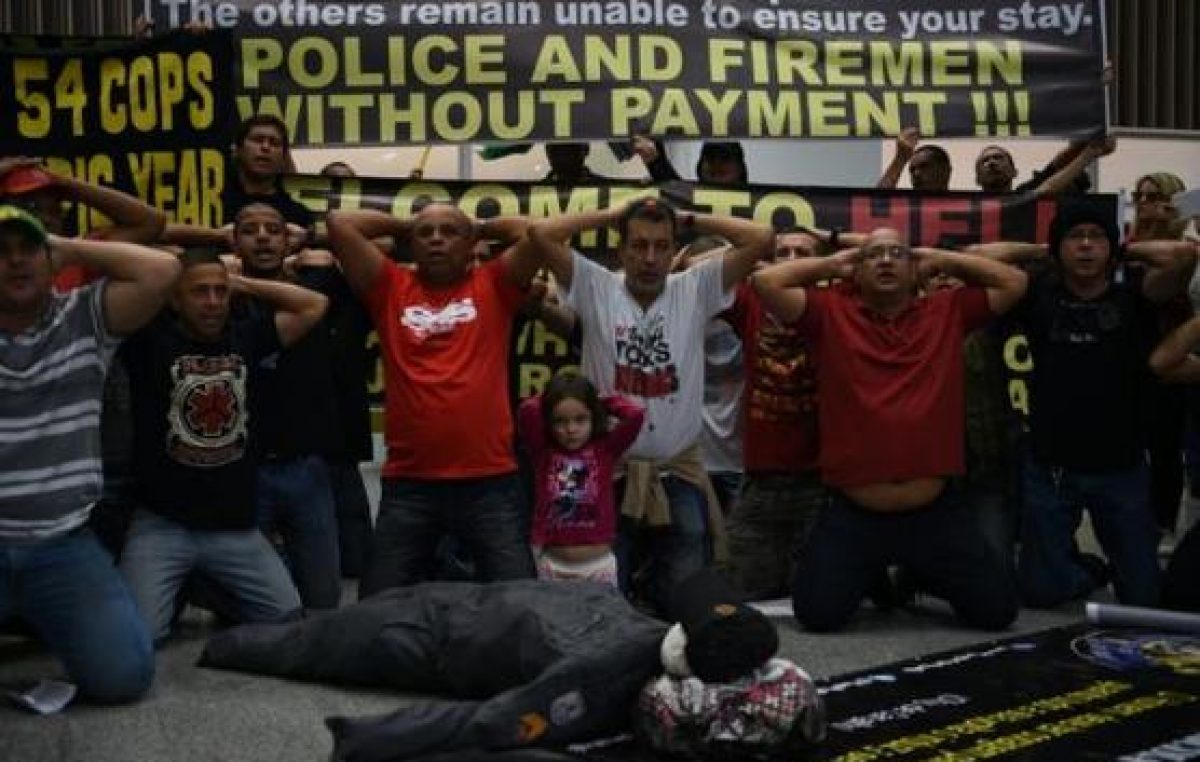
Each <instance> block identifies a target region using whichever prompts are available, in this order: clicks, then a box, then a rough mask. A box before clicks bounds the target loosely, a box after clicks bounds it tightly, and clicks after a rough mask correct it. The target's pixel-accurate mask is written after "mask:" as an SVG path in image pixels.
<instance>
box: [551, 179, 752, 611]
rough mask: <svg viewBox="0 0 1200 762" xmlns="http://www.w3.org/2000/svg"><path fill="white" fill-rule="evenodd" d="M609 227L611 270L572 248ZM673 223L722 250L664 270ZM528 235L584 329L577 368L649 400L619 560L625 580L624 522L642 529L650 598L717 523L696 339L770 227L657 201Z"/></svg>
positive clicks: (699, 552) (628, 487) (678, 573)
mask: <svg viewBox="0 0 1200 762" xmlns="http://www.w3.org/2000/svg"><path fill="white" fill-rule="evenodd" d="M607 225H615V226H616V227H617V230H618V232H620V234H621V244H620V247H619V249H618V251H617V254H618V258H619V261H620V264H621V267H622V271H620V272H611V271H609V270H607V269H605V268H604V267H601V266H600V265H598V264H596V263H594V262H592V261H590V260H588V259H586V258H585V257H583V256H582V255H580V254H578V253H574V252H572V251H571V250H570V248H569V246H568V243H567V242H568V241H569V239H570V238H571V236H572V235H574V234H576V233H578V232H580V231H582V230H585V229H588V228H594V227H601V226H607ZM681 228H694V229H695V230H696V231H697V232H700V233H707V234H712V235H717V236H722V237H724V238H727V239H728V240H729V241H730V242H731V243H732V246H731V248H730V249H729V250H728V251H727V252H726V253H725V254H723V255H722V256H720V257H713V258H711V259H709V260H706V261H705V262H702V263H700V264H698V265H696V266H695V267H692V268H689V269H688V270H687V272H684V273H679V274H670V270H671V262H672V258H673V257H674V255H675V251H676V233H677V231H678V230H679V229H681ZM530 238H531V239H532V240H533V241H534V243H535V244H537V245H539V246H541V247H542V248H543V249H545V252H546V256H547V257H548V259H547V261H548V263H549V265H550V268H551V270H553V272H554V275H555V277H556V278H557V279H558V282H559V283H560V284H561V287H562V288H563V289H565V290H566V292H567V297H566V304H567V306H569V307H571V308H572V309H573V310H574V311H575V312H576V314H577V315H578V319H579V321H580V325H581V326H582V329H583V372H584V374H585V375H586V376H587V377H588V378H590V379H591V380H592V382H593V383H595V384H596V386H597V388H598V389H599V390H600V392H601V393H602V394H613V393H617V394H624V395H626V396H629V397H633V398H635V399H637V400H638V401H640V402H642V403H643V404H644V405H645V406H646V411H647V412H646V424H645V425H644V426H643V427H642V432H641V434H640V435H639V436H638V438H637V440H636V441H635V442H634V444H633V446H632V447H631V448H630V450H629V456H628V462H627V467H626V469H625V472H624V481H623V484H620V485H618V494H623V495H624V497H623V501H622V506H621V509H622V531H621V536H620V537H619V538H618V543H617V559H618V563H619V565H620V573H621V576H622V582H623V583H624V584H625V585H626V586H627V583H628V580H629V575H630V572H631V563H630V547H631V544H632V542H631V541H632V534H631V530H632V528H633V527H635V526H636V525H637V524H638V523H639V522H641V523H645V524H649V525H650V526H651V527H652V528H655V529H656V531H654V532H653V533H652V535H651V540H652V543H651V546H650V553H651V554H650V559H649V560H650V561H651V563H652V565H653V567H652V568H653V575H652V580H653V588H654V589H653V593H652V595H653V598H654V601H653V602H654V603H655V604H657V605H658V606H660V607H662V606H664V605H665V604H666V602H667V597H666V595H667V593H668V592H669V591H670V589H671V588H672V587H673V586H674V585H675V584H676V583H677V582H679V581H680V580H682V579H683V578H685V577H686V576H688V575H689V574H690V573H692V572H694V571H696V570H697V569H698V568H700V567H702V566H703V565H704V564H705V563H706V562H707V560H708V558H709V539H710V537H711V536H712V535H711V533H712V532H713V531H714V530H715V529H717V527H716V526H713V525H712V521H713V520H714V519H715V520H716V521H719V520H720V515H719V512H717V511H712V510H710V502H709V496H710V495H711V492H712V489H711V485H710V484H709V483H708V477H707V475H706V474H705V470H704V464H703V462H702V460H701V457H700V449H699V446H698V439H699V437H700V429H701V413H702V410H703V403H704V337H705V331H706V329H707V325H708V321H709V319H711V318H712V317H713V316H714V315H716V314H717V313H718V312H720V311H721V310H723V309H725V308H726V307H728V306H729V304H730V303H731V301H732V289H733V287H734V286H735V285H737V284H738V283H740V282H741V281H743V280H744V279H745V278H746V277H747V276H748V275H749V274H750V272H751V270H752V269H753V267H754V263H755V262H756V261H758V259H760V258H761V257H763V256H764V255H766V254H768V253H769V252H770V250H771V247H772V244H773V241H774V235H773V233H772V230H771V228H770V227H767V226H764V225H758V224H756V223H754V222H752V221H749V220H742V219H737V218H733V217H715V216H709V215H699V214H691V213H683V214H677V213H676V212H675V210H674V209H673V208H671V207H670V206H669V205H668V204H666V203H664V202H663V201H661V200H658V199H640V200H638V201H635V202H632V203H630V204H629V205H628V206H626V207H624V208H622V209H610V210H605V211H599V212H589V213H583V214H578V215H564V216H560V217H555V218H552V219H549V220H544V221H540V222H538V223H537V224H535V225H534V226H533V227H532V228H531V229H530Z"/></svg>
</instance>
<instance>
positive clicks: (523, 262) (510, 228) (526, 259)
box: [475, 216, 545, 288]
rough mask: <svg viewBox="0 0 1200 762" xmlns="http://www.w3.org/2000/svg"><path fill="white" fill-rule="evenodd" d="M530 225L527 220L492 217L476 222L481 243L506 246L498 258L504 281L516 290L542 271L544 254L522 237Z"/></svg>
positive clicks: (527, 238) (525, 237)
mask: <svg viewBox="0 0 1200 762" xmlns="http://www.w3.org/2000/svg"><path fill="white" fill-rule="evenodd" d="M530 224H531V222H530V220H529V218H528V217H520V216H510V217H493V218H492V219H488V220H478V221H477V222H476V223H475V226H476V233H477V234H478V235H479V237H480V238H481V239H483V240H485V241H500V242H501V243H507V244H508V248H506V249H505V250H504V253H503V254H501V255H500V259H501V261H503V262H504V271H505V273H506V274H507V277H508V280H509V281H510V282H511V283H513V284H514V285H516V286H518V287H519V288H525V287H526V286H528V285H529V282H530V281H531V280H533V276H534V275H536V274H537V271H538V270H540V269H542V266H543V261H544V259H545V252H544V251H543V250H542V249H541V248H540V247H538V246H534V245H533V243H532V242H531V241H530V240H529V237H528V236H526V232H528V230H529V226H530Z"/></svg>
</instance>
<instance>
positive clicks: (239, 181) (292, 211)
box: [221, 114, 316, 230]
mask: <svg viewBox="0 0 1200 762" xmlns="http://www.w3.org/2000/svg"><path fill="white" fill-rule="evenodd" d="M288 151H289V141H288V133H287V126H286V125H285V124H284V123H283V121H282V120H280V119H279V118H278V117H275V116H271V115H270V114H256V115H254V116H252V117H249V118H248V119H246V120H245V121H243V122H242V123H241V125H239V126H238V130H237V134H236V135H235V136H234V141H233V170H234V171H233V175H232V176H231V177H230V183H229V185H227V186H225V191H224V192H223V193H222V194H221V205H222V207H223V208H224V212H225V222H226V223H230V222H233V221H234V218H236V217H237V214H238V212H240V211H241V210H242V209H243V208H244V207H246V206H249V205H250V204H267V205H269V206H273V207H275V208H276V209H278V210H279V213H280V214H282V215H283V218H284V220H286V221H287V222H288V223H289V224H291V225H298V226H299V227H301V228H305V229H310V230H311V228H312V226H313V222H314V221H315V219H316V218H315V217H314V216H313V213H312V210H310V209H309V208H308V207H306V206H305V205H304V204H301V203H300V202H299V201H296V200H295V199H294V198H292V197H291V196H290V195H288V193H287V191H285V190H284V189H283V184H282V182H283V175H284V174H285V173H286V172H289V171H295V170H291V169H289V153H288Z"/></svg>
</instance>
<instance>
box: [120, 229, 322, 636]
mask: <svg viewBox="0 0 1200 762" xmlns="http://www.w3.org/2000/svg"><path fill="white" fill-rule="evenodd" d="M181 259H182V261H183V264H184V271H183V274H182V275H181V277H180V279H179V282H178V284H177V285H176V287H175V292H174V295H173V297H172V299H171V307H172V308H171V309H169V310H165V311H164V312H163V313H162V314H160V315H159V317H158V318H157V319H156V320H155V321H154V322H153V323H151V324H150V325H149V326H147V327H146V328H144V329H143V330H141V331H139V332H138V333H137V334H135V335H134V336H133V337H131V338H130V339H129V341H128V342H127V343H126V345H125V347H124V348H123V352H124V356H125V361H126V365H127V367H128V369H129V377H130V385H131V388H132V392H133V393H132V400H133V428H134V436H133V439H134V445H133V447H134V470H135V472H136V473H137V474H138V480H137V483H136V485H135V486H134V499H135V501H136V503H137V505H138V510H137V513H136V514H135V516H134V519H133V523H132V525H131V526H130V530H129V537H128V540H127V544H126V546H125V551H124V553H123V554H122V557H121V573H122V574H123V575H124V577H125V579H126V581H127V582H128V583H129V587H130V589H131V590H132V592H133V596H134V600H135V601H136V602H137V605H138V610H139V612H140V614H141V616H142V619H143V620H144V621H145V623H146V626H147V629H148V630H149V632H150V634H151V636H152V637H153V638H154V640H155V641H156V642H161V641H162V640H163V639H164V638H165V637H166V636H167V634H168V629H169V625H170V621H171V617H172V615H173V613H174V610H175V600H176V596H177V594H178V592H179V589H180V586H181V585H182V584H183V582H184V580H185V579H186V578H187V576H188V574H189V573H190V572H192V571H193V570H196V571H197V572H199V573H201V574H202V575H204V576H205V577H206V578H208V579H211V580H212V581H213V582H214V583H216V584H217V585H218V586H219V587H220V588H222V589H223V591H224V592H225V593H227V594H228V596H229V598H230V599H231V606H232V611H231V612H229V613H231V614H232V615H233V616H235V617H236V618H238V619H239V620H243V621H266V620H272V619H277V618H280V617H282V616H284V615H286V614H287V613H288V612H290V611H293V610H295V609H297V608H299V607H300V597H299V595H298V594H297V592H296V589H295V587H294V586H293V585H292V583H291V580H290V579H289V578H288V573H287V570H286V569H285V568H284V566H283V563H282V562H281V561H280V559H279V557H278V555H277V554H276V553H275V552H274V550H273V549H272V548H271V546H270V545H269V544H268V543H267V541H266V540H265V538H264V537H263V536H262V535H261V534H260V533H259V532H258V530H257V525H256V522H255V518H256V516H255V506H256V478H257V473H256V460H255V457H254V452H255V446H256V445H255V439H256V437H257V421H256V420H255V415H253V414H252V410H251V403H250V400H251V398H252V393H253V386H254V384H255V383H256V380H257V379H256V374H255V366H256V365H257V363H258V361H259V360H260V359H261V358H262V357H265V356H266V355H268V354H270V353H272V352H275V351H277V350H278V349H279V347H280V346H288V345H290V344H293V343H295V342H296V341H297V340H298V339H299V338H300V337H301V336H303V335H304V334H305V332H307V331H308V330H309V329H310V328H311V327H312V326H313V325H314V324H315V323H316V322H317V321H318V320H319V319H320V318H321V315H322V314H323V312H324V310H325V305H326V300H325V298H324V297H323V296H321V295H320V294H317V293H315V292H312V291H308V290H306V289H302V288H297V287H295V286H290V285H287V284H282V283H268V282H262V281H254V280H249V279H245V278H241V277H238V276H232V275H229V274H228V273H227V272H226V270H225V266H224V265H223V264H222V263H221V261H220V259H219V257H218V255H217V253H216V252H215V251H213V250H197V249H192V250H189V251H188V252H186V253H185V254H184V255H183V256H182V257H181ZM234 291H237V292H240V293H245V294H247V295H250V296H253V297H256V298H258V299H260V300H262V301H264V302H266V303H267V304H269V305H270V306H271V307H272V308H274V312H273V313H271V312H269V311H266V310H261V309H253V308H250V309H247V310H245V311H244V312H241V313H239V314H237V315H234V314H232V313H231V309H230V298H231V295H232V293H233V292H234Z"/></svg>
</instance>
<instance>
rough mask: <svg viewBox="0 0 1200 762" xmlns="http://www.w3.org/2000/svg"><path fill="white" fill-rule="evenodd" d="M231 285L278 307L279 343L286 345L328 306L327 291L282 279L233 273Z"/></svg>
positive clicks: (314, 323)
mask: <svg viewBox="0 0 1200 762" xmlns="http://www.w3.org/2000/svg"><path fill="white" fill-rule="evenodd" d="M229 285H230V287H231V288H232V289H233V290H234V291H236V292H238V293H242V294H246V295H248V296H252V297H254V298H255V299H261V300H262V301H264V302H266V303H267V304H269V305H271V306H272V307H274V308H275V330H276V332H277V333H278V334H279V343H280V344H282V345H283V346H285V347H290V346H291V345H292V344H295V343H296V342H297V341H299V340H300V339H301V338H303V337H304V334H306V333H308V332H309V330H311V329H312V327H313V326H314V325H316V324H317V321H318V320H320V319H321V317H322V316H323V315H324V314H325V310H326V309H327V308H328V307H329V299H328V298H326V296H325V295H324V294H321V293H318V292H316V291H311V290H309V289H307V288H304V287H303V286H297V285H294V284H292V283H285V282H283V281H279V280H266V279H264V278H247V277H245V276H242V275H230V276H229Z"/></svg>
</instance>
